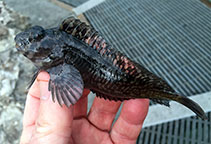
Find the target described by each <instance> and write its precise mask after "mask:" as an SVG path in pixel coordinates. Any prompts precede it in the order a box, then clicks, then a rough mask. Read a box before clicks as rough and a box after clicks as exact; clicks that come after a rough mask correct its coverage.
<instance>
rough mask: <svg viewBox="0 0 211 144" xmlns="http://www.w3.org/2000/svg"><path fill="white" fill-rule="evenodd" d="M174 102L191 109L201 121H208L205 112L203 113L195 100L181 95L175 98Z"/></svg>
mask: <svg viewBox="0 0 211 144" xmlns="http://www.w3.org/2000/svg"><path fill="white" fill-rule="evenodd" d="M174 100H175V101H177V102H179V103H181V104H183V105H184V106H186V107H188V108H189V109H191V110H192V111H193V112H194V113H196V115H197V116H199V117H200V118H201V119H203V120H206V119H208V118H207V116H206V114H205V112H204V111H203V109H202V108H201V107H200V106H199V105H198V104H197V103H196V102H194V101H193V100H191V99H189V98H187V97H185V96H180V95H177V96H176V97H175V98H174Z"/></svg>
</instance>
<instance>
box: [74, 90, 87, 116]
mask: <svg viewBox="0 0 211 144" xmlns="http://www.w3.org/2000/svg"><path fill="white" fill-rule="evenodd" d="M89 92H90V90H88V89H84V91H83V96H82V97H81V98H80V99H79V100H78V102H77V103H76V104H75V105H74V118H79V117H85V116H86V115H87V101H88V95H89Z"/></svg>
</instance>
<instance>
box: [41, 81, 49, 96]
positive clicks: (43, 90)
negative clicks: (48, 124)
mask: <svg viewBox="0 0 211 144" xmlns="http://www.w3.org/2000/svg"><path fill="white" fill-rule="evenodd" d="M39 85H40V99H42V100H47V99H48V98H49V97H50V92H49V91H48V82H45V81H40V82H39Z"/></svg>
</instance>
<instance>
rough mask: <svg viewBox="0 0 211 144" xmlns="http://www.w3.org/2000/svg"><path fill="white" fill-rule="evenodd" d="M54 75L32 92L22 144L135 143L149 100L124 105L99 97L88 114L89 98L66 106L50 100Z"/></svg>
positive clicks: (44, 77)
mask: <svg viewBox="0 0 211 144" xmlns="http://www.w3.org/2000/svg"><path fill="white" fill-rule="evenodd" d="M49 78H50V76H49V75H48V73H46V72H41V73H40V74H39V75H38V78H37V79H36V80H35V82H34V84H33V85H32V87H31V88H30V90H29V93H28V95H27V100H26V106H25V111H24V117H23V132H22V136H21V141H20V143H21V144H28V143H30V144H114V143H115V144H135V143H136V139H137V137H138V135H139V133H140V131H141V128H142V125H143V122H144V119H145V117H146V115H147V112H148V107H149V100H148V99H135V100H128V101H124V104H123V107H122V110H121V113H120V116H119V118H118V119H117V121H116V122H115V123H114V125H112V122H113V120H114V118H115V115H116V113H117V111H118V109H119V107H120V105H121V102H114V101H108V100H104V99H100V98H97V97H96V98H95V100H94V102H93V105H92V107H91V109H90V111H89V113H88V114H87V95H88V94H89V90H86V89H85V90H84V92H83V96H82V97H81V98H80V100H79V101H78V102H77V103H76V104H75V105H74V106H70V107H69V108H67V107H66V106H65V105H63V106H62V107H61V106H60V105H59V104H58V103H57V102H56V103H54V102H53V101H52V99H51V98H50V95H51V94H50V92H49V91H48V81H49Z"/></svg>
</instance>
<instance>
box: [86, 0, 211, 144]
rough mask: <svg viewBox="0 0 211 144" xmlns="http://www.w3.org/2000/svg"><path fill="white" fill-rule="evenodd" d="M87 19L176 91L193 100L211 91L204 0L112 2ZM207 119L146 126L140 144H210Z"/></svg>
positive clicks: (210, 27)
mask: <svg viewBox="0 0 211 144" xmlns="http://www.w3.org/2000/svg"><path fill="white" fill-rule="evenodd" d="M85 16H86V17H87V19H88V20H89V22H90V23H91V25H92V26H93V27H94V28H96V29H97V30H98V31H100V32H101V33H102V34H103V35H104V36H105V38H106V39H107V40H108V41H109V42H110V43H112V44H113V45H114V46H115V47H116V48H117V49H119V50H120V51H122V52H124V53H125V54H127V55H128V57H130V58H132V59H133V60H135V61H137V62H139V63H141V64H142V65H144V66H145V67H146V68H148V69H149V70H150V71H152V72H154V73H155V74H157V75H159V76H161V77H163V78H164V79H165V80H166V81H167V82H168V83H169V84H170V85H171V86H172V87H174V89H175V90H176V91H178V92H180V93H182V94H184V95H187V96H190V95H195V94H200V93H204V92H208V91H210V90H211V9H209V8H208V7H206V6H205V5H204V4H203V3H201V2H200V1H199V0H171V1H168V0H131V1H128V0H107V1H106V2H104V3H102V4H100V5H98V6H96V7H94V8H92V9H91V10H89V11H87V12H86V13H85ZM208 117H209V121H202V120H200V119H198V118H195V117H190V118H185V119H181V120H177V121H173V122H168V123H164V124H160V125H156V126H151V127H146V128H144V129H143V130H142V132H141V134H140V137H139V140H138V144H210V143H211V121H210V119H211V113H210V112H209V113H208Z"/></svg>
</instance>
